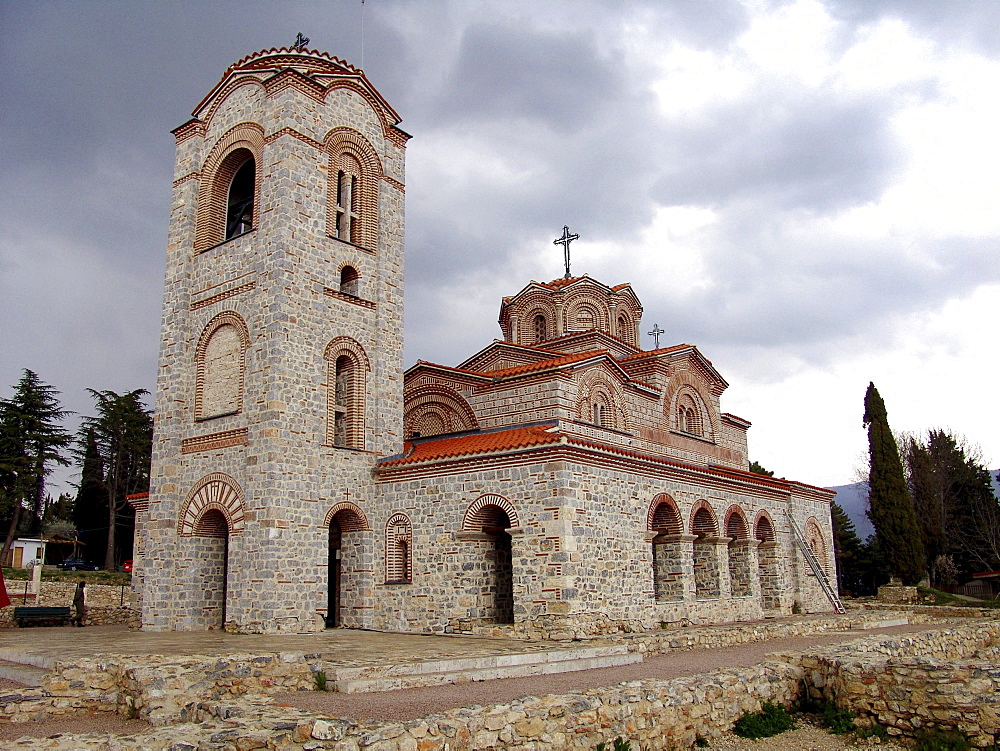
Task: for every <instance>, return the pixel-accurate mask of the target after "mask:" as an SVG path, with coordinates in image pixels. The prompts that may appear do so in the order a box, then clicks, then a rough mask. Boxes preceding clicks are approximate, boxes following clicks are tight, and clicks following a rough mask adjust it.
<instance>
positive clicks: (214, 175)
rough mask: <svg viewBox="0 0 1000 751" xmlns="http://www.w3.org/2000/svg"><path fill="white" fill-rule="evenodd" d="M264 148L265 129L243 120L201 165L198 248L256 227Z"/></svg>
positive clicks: (211, 245)
mask: <svg viewBox="0 0 1000 751" xmlns="http://www.w3.org/2000/svg"><path fill="white" fill-rule="evenodd" d="M263 151H264V129H263V128H262V127H261V126H260V125H259V124H257V123H240V124H239V125H235V126H233V127H232V128H230V129H229V130H228V131H226V133H224V134H223V135H222V136H221V137H220V138H219V140H218V141H216V143H215V146H213V147H212V151H211V152H210V153H209V155H208V157H207V158H206V159H205V162H204V164H202V166H201V171H200V172H201V174H200V177H199V179H198V212H197V216H196V217H195V237H194V249H195V251H197V252H201V251H204V250H208V249H209V248H211V247H213V246H215V245H218V244H219V243H222V242H225V241H226V240H230V239H232V238H234V237H239V236H240V235H242V234H244V233H245V232H249V231H250V230H251V229H253V228H254V227H255V226H256V224H255V223H256V221H257V217H258V216H259V214H260V211H259V202H260V184H259V183H260V181H259V180H258V177H259V175H258V170H257V165H258V164H260V163H261V154H262V153H263Z"/></svg>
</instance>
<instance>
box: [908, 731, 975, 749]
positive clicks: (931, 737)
mask: <svg viewBox="0 0 1000 751" xmlns="http://www.w3.org/2000/svg"><path fill="white" fill-rule="evenodd" d="M913 748H914V749H916V751H971V750H972V746H970V745H969V741H967V740H966V738H965V736H964V735H962V734H961V733H959V732H956V731H954V730H921V731H919V732H918V733H917V735H916V743H915V744H914V746H913Z"/></svg>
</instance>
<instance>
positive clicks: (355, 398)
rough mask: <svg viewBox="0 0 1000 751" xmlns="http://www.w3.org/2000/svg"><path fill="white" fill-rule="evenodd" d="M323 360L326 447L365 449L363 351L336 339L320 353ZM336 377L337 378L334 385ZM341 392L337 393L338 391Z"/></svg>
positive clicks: (366, 364)
mask: <svg viewBox="0 0 1000 751" xmlns="http://www.w3.org/2000/svg"><path fill="white" fill-rule="evenodd" d="M323 359H324V360H326V363H327V366H326V429H325V433H326V441H325V442H326V445H328V446H337V447H340V448H354V449H363V448H364V447H365V412H366V404H367V398H366V397H367V388H368V386H367V384H368V373H369V371H370V370H371V364H370V363H369V361H368V355H366V354H365V350H364V348H363V347H362V346H361V345H360V344H358V343H357V342H356V341H355V340H354V339H351V338H350V337H349V336H338V337H337V338H336V339H333V340H332V341H331V342H330V343H329V344H327V345H326V348H325V349H324V350H323ZM338 378H339V379H341V380H340V382H339V384H338ZM340 388H342V389H343V390H342V392H341V393H338V389H340Z"/></svg>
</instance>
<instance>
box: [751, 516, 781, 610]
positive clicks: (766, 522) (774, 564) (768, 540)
mask: <svg viewBox="0 0 1000 751" xmlns="http://www.w3.org/2000/svg"><path fill="white" fill-rule="evenodd" d="M754 537H755V538H757V539H758V540H759V541H760V547H758V548H757V571H758V575H759V576H760V598H761V606H762V607H763V608H764V609H765V610H772V609H775V608H778V607H780V605H781V556H780V555H779V550H778V543H777V542H776V540H775V535H774V525H773V524H771V520H770V519H769V518H768V517H767V516H766V515H764V514H763V513H762V514H761V516H760V517H759V518H758V519H757V524H756V525H755V527H754Z"/></svg>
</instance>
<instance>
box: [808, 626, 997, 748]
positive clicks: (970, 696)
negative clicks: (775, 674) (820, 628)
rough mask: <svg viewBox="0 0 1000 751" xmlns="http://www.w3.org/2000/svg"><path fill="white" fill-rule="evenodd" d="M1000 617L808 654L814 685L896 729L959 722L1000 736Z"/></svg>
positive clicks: (967, 730) (986, 743) (977, 737)
mask: <svg viewBox="0 0 1000 751" xmlns="http://www.w3.org/2000/svg"><path fill="white" fill-rule="evenodd" d="M998 645H1000V621H995V620H994V621H987V622H985V623H978V624H970V625H969V626H963V627H958V628H954V629H946V630H942V631H935V632H928V633H925V634H921V635H919V636H913V637H903V638H899V639H888V640H887V639H884V638H877V637H871V638H868V639H864V640H860V641H858V642H853V643H852V644H851V645H849V646H845V647H838V648H832V649H829V650H826V651H825V652H823V653H820V654H814V655H805V656H803V657H802V659H801V660H800V664H801V665H802V667H803V669H804V670H805V672H806V676H807V682H808V684H809V686H810V691H811V692H812V693H813V694H814V695H816V696H817V697H820V696H821V697H823V698H825V699H826V700H828V701H832V702H834V703H836V704H837V705H838V706H840V707H843V708H847V709H850V710H851V711H852V712H854V713H855V714H857V715H858V716H859V717H860V718H862V721H864V722H866V723H878V724H880V725H884V726H886V727H887V728H888V729H889V732H890V733H891V734H893V735H907V736H912V735H913V734H914V733H916V732H917V731H918V730H920V729H922V728H943V729H948V730H957V731H959V732H960V733H962V734H963V735H965V736H966V737H968V738H970V740H971V742H972V743H973V744H974V745H976V746H979V747H982V748H987V747H992V746H994V745H995V744H996V743H998V742H1000V666H998V665H997V662H996V658H997V656H998V655H1000V646H998Z"/></svg>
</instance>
